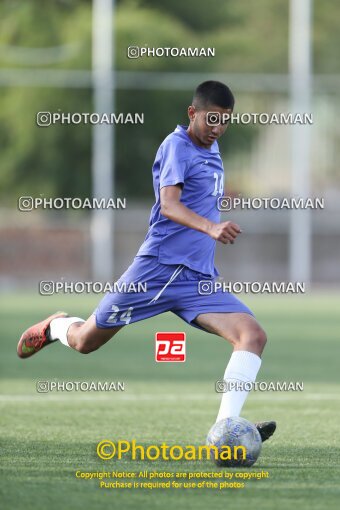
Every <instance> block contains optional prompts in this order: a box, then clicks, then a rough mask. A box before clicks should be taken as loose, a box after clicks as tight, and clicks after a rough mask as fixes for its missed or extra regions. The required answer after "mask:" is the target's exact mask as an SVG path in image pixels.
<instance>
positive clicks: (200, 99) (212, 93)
mask: <svg viewBox="0 0 340 510" xmlns="http://www.w3.org/2000/svg"><path fill="white" fill-rule="evenodd" d="M192 104H193V105H194V106H195V107H196V108H204V107H206V106H207V105H216V106H220V107H221V108H225V109H228V108H230V109H233V108H234V104H235V98H234V96H233V93H232V91H231V90H230V88H229V87H227V85H225V84H224V83H221V82H220V81H213V80H210V81H204V82H203V83H201V84H200V85H198V87H197V89H196V90H195V93H194V97H193V100H192Z"/></svg>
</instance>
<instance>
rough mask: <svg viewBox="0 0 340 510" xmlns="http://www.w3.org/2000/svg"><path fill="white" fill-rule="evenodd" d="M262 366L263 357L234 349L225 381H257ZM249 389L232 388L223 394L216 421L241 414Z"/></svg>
mask: <svg viewBox="0 0 340 510" xmlns="http://www.w3.org/2000/svg"><path fill="white" fill-rule="evenodd" d="M260 366H261V358H260V357H259V356H257V354H254V353H252V352H248V351H234V352H233V353H232V355H231V358H230V361H229V363H228V365H227V368H226V370H225V373H224V381H225V382H226V383H230V382H234V383H235V382H236V383H238V382H243V383H244V382H255V380H256V376H257V373H258V371H259V370H260ZM248 393H249V391H247V390H245V389H244V390H243V389H241V390H240V389H236V388H235V389H230V390H228V391H226V392H225V393H223V394H222V401H221V405H220V410H219V412H218V415H217V419H216V421H220V420H223V419H224V418H228V417H230V416H239V415H240V412H241V410H242V407H243V404H244V403H245V401H246V398H247V396H248Z"/></svg>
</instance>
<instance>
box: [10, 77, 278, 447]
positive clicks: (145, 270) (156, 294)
mask: <svg viewBox="0 0 340 510" xmlns="http://www.w3.org/2000/svg"><path fill="white" fill-rule="evenodd" d="M233 108H234V96H233V94H232V92H231V90H230V89H229V88H228V87H227V86H226V85H225V84H223V83H220V82H217V81H206V82H204V83H201V84H200V85H199V86H198V87H197V89H196V91H195V93H194V97H193V101H192V104H191V105H190V106H189V108H188V116H189V126H177V127H176V129H175V130H174V131H173V132H172V133H171V134H170V135H169V136H167V137H166V138H165V140H164V141H163V143H162V144H161V146H160V147H159V149H158V151H157V154H156V159H155V162H154V165H153V169H152V173H153V187H154V192H155V204H154V206H153V207H152V210H151V215H150V222H149V230H148V233H147V235H146V238H145V241H144V243H143V244H142V246H141V247H140V249H139V251H138V253H137V255H136V257H135V259H134V261H133V263H132V264H131V266H130V267H129V268H128V269H127V271H126V272H125V273H124V274H123V275H122V276H121V278H120V280H119V282H120V283H126V284H129V283H132V282H133V283H138V282H146V283H147V292H145V293H141V292H139V293H131V292H126V293H118V292H113V293H108V294H106V295H105V297H104V298H103V299H102V301H101V302H100V303H99V305H98V307H97V308H96V310H95V311H94V312H93V314H92V315H91V316H90V317H89V318H88V319H87V321H84V320H83V319H81V318H79V317H69V316H68V315H67V314H66V313H56V314H54V315H51V316H50V317H48V318H47V319H45V320H44V321H42V322H39V323H38V324H35V325H34V326H32V327H30V328H29V329H27V331H25V332H24V333H23V335H22V337H21V339H20V341H19V344H18V349H17V350H18V355H19V356H20V357H21V358H27V357H29V356H32V355H33V354H35V353H36V352H38V351H40V350H41V349H42V348H43V347H45V346H47V345H51V344H52V343H53V342H55V341H57V340H59V341H60V342H61V343H63V344H64V345H66V346H67V347H70V348H72V349H75V350H77V351H79V352H81V353H83V354H88V353H90V352H92V351H95V350H96V349H99V347H101V346H102V345H104V344H105V343H106V342H107V341H108V340H110V339H111V338H112V337H113V336H114V335H116V334H117V333H118V332H119V330H120V329H121V328H122V327H124V326H126V325H128V324H130V323H133V322H137V321H140V320H143V319H147V318H149V317H153V316H155V315H157V314H160V313H163V312H167V311H171V312H173V313H175V314H176V315H178V316H179V317H181V318H182V319H183V320H184V321H186V322H187V323H188V324H190V325H192V326H194V327H196V328H199V329H201V330H204V331H207V332H209V333H213V334H216V335H219V336H221V337H222V338H225V339H226V340H228V341H229V342H230V343H231V344H232V346H233V348H234V350H233V353H232V355H231V358H230V360H229V363H228V365H227V368H226V371H225V374H224V380H225V381H226V382H227V383H228V382H229V383H230V382H232V381H233V382H235V381H236V382H237V383H241V384H239V386H238V387H235V388H234V389H229V390H228V391H226V392H225V393H223V395H222V400H221V405H220V409H219V412H218V415H217V421H218V420H221V419H223V418H226V417H231V416H239V415H240V412H241V409H242V406H243V404H244V402H245V400H246V398H247V395H248V393H249V391H247V390H246V389H245V388H244V387H242V383H249V382H254V381H255V379H256V376H257V373H258V371H259V369H260V366H261V354H262V351H263V349H264V346H265V344H266V335H265V332H264V331H263V329H262V328H261V326H260V325H259V324H258V322H257V321H256V319H255V318H254V316H253V313H252V312H251V310H249V308H247V306H245V305H244V304H243V303H242V302H241V301H239V300H238V299H237V298H236V297H235V296H234V295H233V294H230V293H225V292H222V290H220V291H217V292H211V293H210V294H207V292H206V290H205V294H204V292H203V290H204V289H206V288H207V287H204V286H203V285H202V283H201V285H200V282H202V281H203V282H205V285H207V283H206V282H207V281H208V282H209V284H210V285H211V289H213V283H214V281H215V278H216V276H218V274H219V273H218V271H217V270H216V268H215V265H214V255H215V247H216V241H218V242H220V243H222V244H225V245H228V244H234V242H235V241H236V239H237V237H238V236H239V235H240V233H241V229H240V227H239V225H237V224H236V223H234V222H233V221H222V222H221V219H220V213H219V210H218V208H217V199H218V197H220V196H223V194H224V186H223V185H224V172H223V164H222V160H221V156H220V152H219V147H218V143H217V140H218V138H219V137H220V136H222V135H223V134H224V132H225V131H226V129H227V124H228V122H219V123H218V122H212V119H213V120H214V121H216V118H217V116H218V115H220V116H221V117H220V118H222V119H224V118H225V117H226V114H231V113H232V111H233ZM211 112H213V113H211ZM209 120H210V121H209ZM211 124H215V125H211ZM229 386H231V385H229ZM246 387H248V388H249V384H248V385H247V386H246ZM256 426H257V428H258V430H259V432H260V434H261V437H262V440H266V439H268V437H270V436H271V435H272V434H273V433H274V431H275V428H276V424H275V422H262V423H259V424H256Z"/></svg>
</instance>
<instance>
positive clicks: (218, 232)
mask: <svg viewBox="0 0 340 510" xmlns="http://www.w3.org/2000/svg"><path fill="white" fill-rule="evenodd" d="M241 232H242V230H241V229H240V227H239V225H237V223H234V222H233V221H223V222H222V223H213V224H212V226H211V227H210V229H209V232H208V234H209V235H210V237H212V238H213V239H215V241H220V242H221V243H223V244H234V241H235V239H236V237H237V236H238V235H239V234H240V233H241Z"/></svg>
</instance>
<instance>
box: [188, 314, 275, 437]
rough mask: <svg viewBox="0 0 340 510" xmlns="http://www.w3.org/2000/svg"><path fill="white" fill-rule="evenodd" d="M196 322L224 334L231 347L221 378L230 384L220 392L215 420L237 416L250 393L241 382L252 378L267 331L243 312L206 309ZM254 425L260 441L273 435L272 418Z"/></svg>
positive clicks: (206, 328) (208, 329) (259, 362)
mask: <svg viewBox="0 0 340 510" xmlns="http://www.w3.org/2000/svg"><path fill="white" fill-rule="evenodd" d="M195 322H197V324H199V325H200V326H201V327H202V328H204V329H205V330H207V331H209V332H210V333H214V334H216V335H219V336H221V337H222V338H225V339H226V340H228V341H229V342H230V343H231V344H232V346H233V347H234V351H233V354H232V356H231V358H230V361H229V363H228V366H227V368H226V371H225V374H224V381H225V383H226V385H229V388H228V387H227V388H226V389H227V391H226V392H225V393H223V395H222V401H221V405H220V410H219V413H218V415H217V419H216V421H219V420H222V419H224V418H227V417H230V416H239V414H240V412H241V409H242V407H243V404H244V402H245V400H246V398H247V396H248V393H249V390H247V389H244V388H243V387H242V384H245V383H249V382H251V383H254V382H255V379H256V376H257V373H258V371H259V369H260V366H261V354H262V352H263V349H264V347H265V345H266V341H267V337H266V334H265V332H264V331H263V329H262V328H261V326H260V325H259V324H258V322H257V321H256V319H254V317H252V316H251V315H249V314H246V313H205V314H200V315H198V316H197V317H196V320H195ZM233 385H234V387H233ZM235 385H236V386H235ZM237 385H239V387H237ZM230 387H231V388H230ZM255 425H256V427H257V429H258V431H259V432H260V435H261V438H262V441H266V440H267V439H268V438H269V437H270V436H272V435H273V434H274V432H275V429H276V423H275V422H274V421H270V422H261V423H256V424H255Z"/></svg>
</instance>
